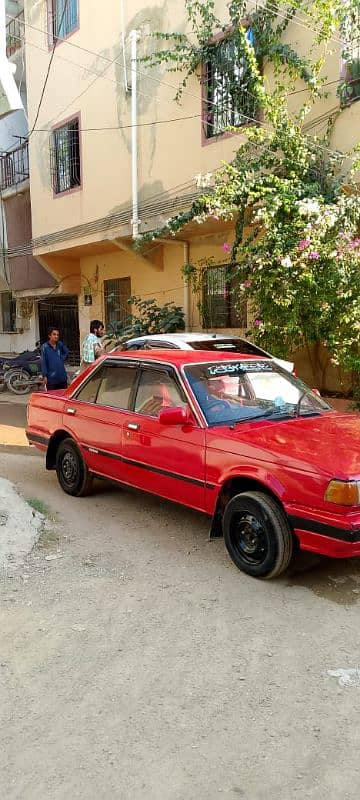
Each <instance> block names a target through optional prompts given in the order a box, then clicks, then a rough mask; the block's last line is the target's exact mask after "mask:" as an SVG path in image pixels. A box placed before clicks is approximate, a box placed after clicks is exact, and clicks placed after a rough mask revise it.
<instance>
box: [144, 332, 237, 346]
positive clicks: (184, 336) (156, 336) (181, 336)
mask: <svg viewBox="0 0 360 800" xmlns="http://www.w3.org/2000/svg"><path fill="white" fill-rule="evenodd" d="M242 338H243V337H241V336H231V334H228V335H227V334H225V333H204V331H201V332H199V333H194V332H192V333H189V332H188V333H186V332H182V333H153V334H151V333H148V334H146V335H144V336H134V338H133V339H129V340H128V341H129V342H132V341H136V342H139V341H141V342H142V341H144V342H146V341H148V340H149V339H152V340H153V341H155V340H156V341H160V342H161V341H164V342H165V341H166V342H174V344H175V343H176V342H201V341H204V342H208V341H211V340H212V339H217V340H218V341H219V340H220V341H224V340H225V341H228V340H229V339H242Z"/></svg>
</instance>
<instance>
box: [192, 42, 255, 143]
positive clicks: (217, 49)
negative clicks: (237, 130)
mask: <svg viewBox="0 0 360 800" xmlns="http://www.w3.org/2000/svg"><path fill="white" fill-rule="evenodd" d="M247 38H248V41H249V43H250V44H253V33H252V29H251V28H248V31H247ZM253 84H254V81H253V77H252V74H251V71H250V65H249V62H248V58H247V53H246V52H244V49H243V44H242V40H241V39H240V36H239V35H238V34H236V33H235V34H233V35H232V36H230V37H229V38H226V39H223V40H221V41H220V42H218V43H217V44H214V45H213V47H212V48H211V57H210V59H209V61H208V62H207V64H206V69H205V106H206V109H205V112H206V119H205V127H206V137H207V138H211V137H213V136H217V135H218V134H221V133H223V132H224V131H225V130H226V128H229V127H231V126H236V127H239V126H241V125H246V124H247V123H249V118H250V119H251V120H256V119H257V117H258V114H259V108H258V102H257V99H256V97H255V96H254V94H252V88H253Z"/></svg>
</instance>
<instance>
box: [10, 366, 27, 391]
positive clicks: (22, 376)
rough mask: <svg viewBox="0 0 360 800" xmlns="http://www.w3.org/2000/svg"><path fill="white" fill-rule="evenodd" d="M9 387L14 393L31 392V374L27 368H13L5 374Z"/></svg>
mask: <svg viewBox="0 0 360 800" xmlns="http://www.w3.org/2000/svg"><path fill="white" fill-rule="evenodd" d="M5 381H6V386H7V388H8V389H9V390H10V391H11V392H14V394H27V393H28V392H30V389H31V386H32V381H31V375H29V373H28V372H27V371H26V370H25V369H12V370H10V371H9V372H8V373H7V374H6V375H5Z"/></svg>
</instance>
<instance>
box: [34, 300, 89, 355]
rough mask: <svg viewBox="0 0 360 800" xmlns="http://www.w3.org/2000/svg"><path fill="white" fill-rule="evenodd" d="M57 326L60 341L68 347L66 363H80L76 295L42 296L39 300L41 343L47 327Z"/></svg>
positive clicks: (43, 340) (44, 337)
mask: <svg viewBox="0 0 360 800" xmlns="http://www.w3.org/2000/svg"><path fill="white" fill-rule="evenodd" d="M52 325H54V327H56V328H59V331H60V337H61V341H62V342H64V344H66V345H67V347H68V348H69V351H70V352H69V357H68V360H67V363H68V364H70V365H71V366H77V365H78V364H79V363H80V330H79V307H78V298H77V295H61V296H60V295H55V296H49V297H44V299H43V300H40V302H39V333H40V341H41V344H43V342H46V341H47V332H48V329H49V328H50V327H51V326H52Z"/></svg>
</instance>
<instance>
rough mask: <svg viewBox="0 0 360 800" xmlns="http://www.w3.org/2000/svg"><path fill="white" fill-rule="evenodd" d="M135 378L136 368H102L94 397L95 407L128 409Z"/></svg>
mask: <svg viewBox="0 0 360 800" xmlns="http://www.w3.org/2000/svg"><path fill="white" fill-rule="evenodd" d="M136 376H137V369H136V367H129V366H127V365H125V364H124V365H117V364H113V365H109V366H106V367H104V368H103V370H102V374H101V381H100V385H99V389H98V393H97V396H96V400H95V402H96V405H100V406H111V407H112V408H119V409H127V408H129V404H130V398H131V392H132V390H133V386H134V383H135V379H136Z"/></svg>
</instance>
